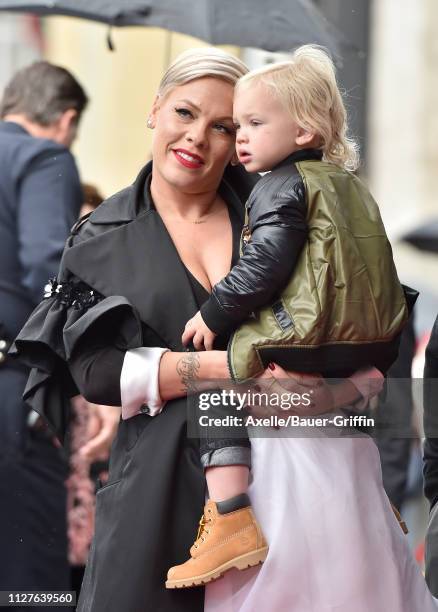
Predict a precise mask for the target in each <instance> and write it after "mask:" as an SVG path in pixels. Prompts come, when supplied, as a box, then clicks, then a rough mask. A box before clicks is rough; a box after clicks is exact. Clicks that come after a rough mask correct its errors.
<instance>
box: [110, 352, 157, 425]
mask: <svg viewBox="0 0 438 612" xmlns="http://www.w3.org/2000/svg"><path fill="white" fill-rule="evenodd" d="M168 350H169V349H166V348H161V347H153V348H149V347H141V348H136V349H132V350H130V351H126V354H125V358H124V360H123V367H122V373H121V375H120V395H121V399H122V419H124V420H126V419H129V418H131V417H133V416H135V415H137V414H148V415H149V416H156V415H157V414H159V413H160V412H161V411H162V410H163V408H164V406H165V404H166V402H163V400H162V399H161V397H160V391H159V385H158V372H159V368H160V361H161V357H162V356H163V354H164V353H166V352H167V351H168Z"/></svg>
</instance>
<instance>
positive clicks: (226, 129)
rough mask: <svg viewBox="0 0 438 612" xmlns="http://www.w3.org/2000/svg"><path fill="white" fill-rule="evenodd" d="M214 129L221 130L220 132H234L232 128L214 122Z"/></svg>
mask: <svg viewBox="0 0 438 612" xmlns="http://www.w3.org/2000/svg"><path fill="white" fill-rule="evenodd" d="M214 128H215V130H217V131H218V132H222V134H234V129H233V128H232V127H229V126H228V125H224V124H223V123H216V125H215V126H214Z"/></svg>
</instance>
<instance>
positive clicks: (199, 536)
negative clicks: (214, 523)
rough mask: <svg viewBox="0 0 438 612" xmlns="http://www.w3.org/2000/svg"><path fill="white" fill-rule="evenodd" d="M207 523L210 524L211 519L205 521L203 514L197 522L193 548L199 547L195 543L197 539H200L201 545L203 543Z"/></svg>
mask: <svg viewBox="0 0 438 612" xmlns="http://www.w3.org/2000/svg"><path fill="white" fill-rule="evenodd" d="M207 523H211V518H209V519H206V518H205V514H203V515H202V516H201V520H200V521H199V527H198V533H197V535H196V542H195V548H198V546H199V544H198V543H197V542H198V540H199V539H201V543H202V542H204V541H205V538H204V536H203V533H204V531H205V532H206V533H209V531H208V529H207V528H206V525H207Z"/></svg>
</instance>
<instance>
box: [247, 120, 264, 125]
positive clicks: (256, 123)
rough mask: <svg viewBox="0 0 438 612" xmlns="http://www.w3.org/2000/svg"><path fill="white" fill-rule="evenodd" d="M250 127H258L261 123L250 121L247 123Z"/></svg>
mask: <svg viewBox="0 0 438 612" xmlns="http://www.w3.org/2000/svg"><path fill="white" fill-rule="evenodd" d="M249 124H250V125H252V126H254V127H257V126H258V125H262V122H261V121H258V120H257V119H251V121H250V122H249Z"/></svg>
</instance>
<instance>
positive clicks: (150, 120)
mask: <svg viewBox="0 0 438 612" xmlns="http://www.w3.org/2000/svg"><path fill="white" fill-rule="evenodd" d="M146 125H147V126H148V128H149V129H150V130H152V128H153V125H152V119H151V118H150V117H149V118H148V120H147V122H146Z"/></svg>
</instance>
